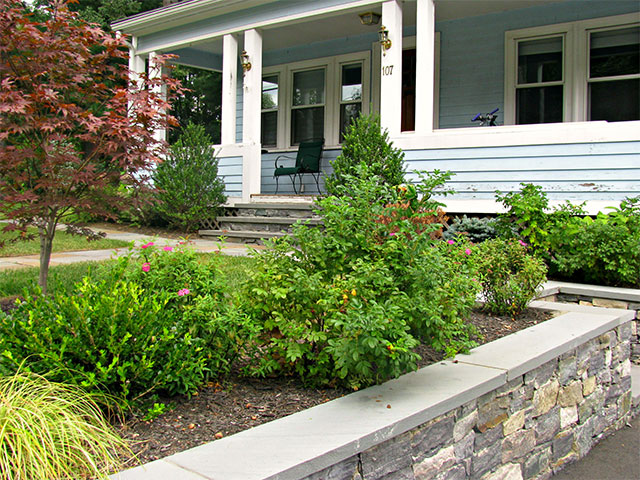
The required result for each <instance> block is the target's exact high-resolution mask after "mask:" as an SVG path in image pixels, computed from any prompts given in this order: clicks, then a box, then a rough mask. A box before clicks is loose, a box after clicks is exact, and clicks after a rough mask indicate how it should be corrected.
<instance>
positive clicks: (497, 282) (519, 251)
mask: <svg viewBox="0 0 640 480" xmlns="http://www.w3.org/2000/svg"><path fill="white" fill-rule="evenodd" d="M471 256H472V257H473V261H474V262H475V264H476V266H477V268H478V271H479V273H480V281H481V284H482V296H483V298H484V301H485V308H486V309H487V310H488V311H489V312H491V313H494V314H496V315H512V316H516V315H518V314H519V313H520V312H522V310H524V309H525V308H526V307H527V304H528V303H529V302H530V301H531V300H532V299H533V298H534V297H535V296H536V292H537V289H538V288H539V286H540V285H541V284H542V283H543V282H544V281H545V280H546V273H547V268H546V266H545V264H544V262H543V261H542V260H541V259H539V258H537V257H535V256H533V255H529V254H527V249H526V245H525V244H524V243H523V242H522V241H521V240H513V239H512V240H504V239H500V238H496V239H492V240H487V241H486V242H483V243H480V244H478V245H476V246H475V247H474V248H473V249H472V250H471Z"/></svg>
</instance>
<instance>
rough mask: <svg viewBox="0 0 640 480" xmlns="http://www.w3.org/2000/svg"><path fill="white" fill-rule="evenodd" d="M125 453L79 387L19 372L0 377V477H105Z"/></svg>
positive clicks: (89, 399)
mask: <svg viewBox="0 0 640 480" xmlns="http://www.w3.org/2000/svg"><path fill="white" fill-rule="evenodd" d="M124 453H130V451H129V449H128V447H127V446H126V444H125V442H124V441H123V440H122V439H121V438H119V437H118V436H117V435H116V434H115V432H113V429H112V428H111V426H110V425H109V423H108V422H107V421H106V420H105V419H104V418H103V416H102V413H101V412H100V409H99V407H98V406H97V405H96V403H94V401H93V400H92V399H91V397H89V396H88V395H87V394H85V393H84V392H83V391H81V390H80V389H78V388H76V387H73V386H69V385H64V384H60V383H54V382H50V381H49V380H47V379H45V378H43V377H40V376H37V375H33V374H24V373H19V374H16V375H13V376H9V377H3V378H0V476H1V477H2V478H4V479H6V480H13V479H15V480H18V479H36V478H42V479H45V478H51V479H53V478H59V479H62V478H96V477H98V478H107V473H108V472H109V471H112V470H114V469H116V468H118V467H119V466H120V464H121V462H120V461H119V459H118V455H119V454H124Z"/></svg>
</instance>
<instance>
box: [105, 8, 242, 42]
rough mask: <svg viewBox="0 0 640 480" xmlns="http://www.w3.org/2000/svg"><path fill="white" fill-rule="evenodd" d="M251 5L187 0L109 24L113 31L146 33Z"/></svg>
mask: <svg viewBox="0 0 640 480" xmlns="http://www.w3.org/2000/svg"><path fill="white" fill-rule="evenodd" d="M243 3H252V2H250V0H187V1H183V2H180V3H175V4H173V5H167V6H166V7H160V8H156V9H155V10H149V11H148V12H142V13H139V14H137V15H133V16H131V17H127V18H123V19H121V20H116V21H115V22H113V23H112V24H111V28H112V29H113V30H114V31H121V32H124V33H130V34H134V35H135V34H137V33H141V32H144V33H148V32H149V31H153V30H156V29H161V28H158V27H161V26H163V25H164V24H166V23H168V22H171V23H181V22H180V21H181V20H186V19H187V18H193V15H208V16H213V15H215V14H216V10H221V9H225V10H237V9H239V8H232V7H234V6H237V5H238V4H243Z"/></svg>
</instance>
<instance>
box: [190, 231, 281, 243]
mask: <svg viewBox="0 0 640 480" xmlns="http://www.w3.org/2000/svg"><path fill="white" fill-rule="evenodd" d="M198 235H200V236H201V237H203V238H214V239H218V240H219V239H221V238H224V240H225V242H228V243H253V244H258V245H262V242H263V240H265V239H267V238H278V237H284V236H285V235H286V233H283V232H256V231H250V230H199V231H198Z"/></svg>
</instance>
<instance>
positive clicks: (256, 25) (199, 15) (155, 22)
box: [112, 0, 380, 54]
mask: <svg viewBox="0 0 640 480" xmlns="http://www.w3.org/2000/svg"><path fill="white" fill-rule="evenodd" d="M221 1H222V0H194V3H198V4H203V5H201V6H200V8H199V9H195V7H194V9H190V10H189V11H188V13H186V14H183V15H180V17H182V19H181V20H177V19H176V15H178V14H179V12H170V11H169V10H165V9H164V8H163V9H159V10H156V11H152V12H149V14H150V18H148V19H145V20H144V22H143V21H142V20H141V21H140V22H135V23H134V22H133V21H134V20H135V19H136V18H137V17H131V20H132V22H131V23H126V22H127V20H122V21H120V22H116V23H114V24H112V28H113V30H118V31H121V32H123V33H128V34H132V35H137V36H142V35H148V34H151V33H155V32H159V31H162V30H167V29H168V28H169V27H174V26H177V25H183V24H186V23H189V22H193V21H195V20H200V19H203V18H207V17H213V16H217V15H221V14H223V13H229V12H231V11H234V10H235V11H238V10H243V9H246V8H249V7H252V6H254V5H256V4H264V3H265V2H264V1H263V2H256V1H249V0H225V4H224V8H222V7H223V6H222V5H217V10H215V9H212V8H209V9H207V8H206V7H207V6H209V4H214V3H215V4H219V3H220V2H221ZM189 3H191V2H189ZM268 3H274V2H273V1H270V2H268ZM231 4H232V5H235V8H226V7H228V6H229V5H231ZM240 4H242V5H240ZM378 4H380V0H353V1H345V2H343V3H341V4H336V5H332V6H330V7H320V8H315V9H314V8H311V9H310V10H305V11H304V12H299V13H294V14H291V15H286V16H280V17H276V18H269V19H265V20H261V21H254V22H251V23H247V24H245V25H242V26H235V27H234V28H227V29H224V30H215V28H212V29H211V31H208V32H207V33H205V34H200V35H195V36H193V37H189V38H186V39H181V40H179V41H178V40H175V41H168V42H167V43H163V44H160V45H154V46H153V48H147V49H145V48H143V49H140V50H139V51H138V53H141V54H146V53H149V51H155V50H157V51H164V50H166V49H170V48H176V47H179V46H180V45H184V44H185V43H196V42H200V41H204V40H209V39H212V38H218V37H222V36H224V35H227V34H230V33H240V32H243V31H245V30H251V29H264V28H274V27H277V26H279V25H282V24H286V23H296V22H301V21H304V20H305V19H307V18H310V17H315V16H325V15H332V14H336V15H337V14H340V13H341V12H343V11H346V10H351V9H357V8H361V7H368V6H370V5H378ZM179 5H180V4H177V5H176V7H177V6H179ZM165 8H169V7H165ZM214 10H215V13H213V14H212V11H214ZM153 12H156V13H154V14H153V15H151V14H152V13H153ZM141 15H145V14H141ZM185 16H186V17H187V18H184V17H185Z"/></svg>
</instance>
